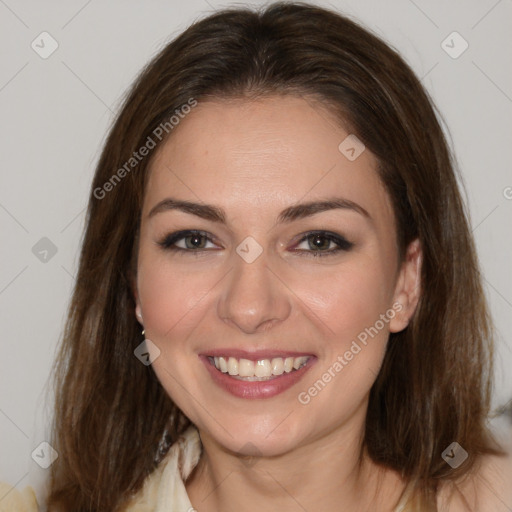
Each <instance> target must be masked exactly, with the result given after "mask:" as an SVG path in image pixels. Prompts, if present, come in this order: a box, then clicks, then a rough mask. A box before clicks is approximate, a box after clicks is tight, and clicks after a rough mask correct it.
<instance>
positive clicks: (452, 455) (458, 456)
mask: <svg viewBox="0 0 512 512" xmlns="http://www.w3.org/2000/svg"><path fill="white" fill-rule="evenodd" d="M441 457H442V458H443V459H444V460H445V462H447V463H448V464H449V465H450V466H451V467H452V468H453V469H456V468H458V467H459V466H460V465H461V464H462V463H463V462H464V461H465V460H466V459H467V458H468V452H467V451H466V450H464V448H462V446H461V445H460V444H459V443H456V442H455V441H454V442H453V443H451V444H450V445H449V446H448V448H446V449H445V451H444V452H443V453H442V454H441Z"/></svg>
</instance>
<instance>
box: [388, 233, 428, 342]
mask: <svg viewBox="0 0 512 512" xmlns="http://www.w3.org/2000/svg"><path fill="white" fill-rule="evenodd" d="M422 260H423V251H422V249H421V244H420V241H419V240H418V239H417V238H416V239H415V240H413V241H412V242H411V243H410V244H409V246H408V247H407V251H406V255H405V258H404V261H403V263H402V266H401V268H400V270H399V274H398V278H397V282H396V286H395V293H394V296H393V307H394V309H395V311H396V314H395V316H394V317H393V318H392V319H391V320H390V322H389V330H390V332H400V331H402V330H403V329H405V328H406V327H407V326H408V325H409V321H410V320H411V318H412V316H413V314H414V312H415V311H416V306H417V305H418V301H419V299H420V295H421V263H422ZM395 304H396V306H395Z"/></svg>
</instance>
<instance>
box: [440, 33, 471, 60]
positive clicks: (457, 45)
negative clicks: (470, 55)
mask: <svg viewBox="0 0 512 512" xmlns="http://www.w3.org/2000/svg"><path fill="white" fill-rule="evenodd" d="M441 48H442V49H443V50H444V51H445V52H446V53H447V54H448V55H449V56H450V57H451V58H452V59H458V58H459V57H460V56H461V55H462V54H463V53H464V52H465V51H466V50H467V49H468V48H469V43H468V42H467V41H466V40H465V39H464V38H463V37H462V36H461V35H460V34H459V33H458V32H456V31H454V32H452V33H451V34H450V35H449V36H448V37H446V39H444V40H443V42H442V43H441Z"/></svg>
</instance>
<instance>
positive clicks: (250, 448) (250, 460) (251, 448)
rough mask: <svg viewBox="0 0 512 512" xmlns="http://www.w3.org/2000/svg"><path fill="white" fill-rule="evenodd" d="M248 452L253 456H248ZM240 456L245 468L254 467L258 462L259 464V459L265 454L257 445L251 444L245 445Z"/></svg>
mask: <svg viewBox="0 0 512 512" xmlns="http://www.w3.org/2000/svg"><path fill="white" fill-rule="evenodd" d="M247 452H249V453H251V454H252V455H246V453H247ZM238 455H239V456H240V460H241V461H242V463H243V464H244V465H245V466H247V467H251V466H254V464H256V462H258V459H259V458H260V457H261V456H262V455H263V454H262V453H261V451H260V450H259V448H258V447H257V446H256V445H255V444H253V443H251V442H249V443H245V444H244V446H243V447H242V449H241V450H240V452H238Z"/></svg>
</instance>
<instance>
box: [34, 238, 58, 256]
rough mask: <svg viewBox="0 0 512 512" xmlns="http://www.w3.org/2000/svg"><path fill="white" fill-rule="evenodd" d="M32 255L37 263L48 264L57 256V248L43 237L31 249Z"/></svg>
mask: <svg viewBox="0 0 512 512" xmlns="http://www.w3.org/2000/svg"><path fill="white" fill-rule="evenodd" d="M32 253H33V254H34V256H35V257H36V258H37V259H38V260H39V261H42V262H43V263H48V262H49V261H50V260H51V259H52V258H53V257H54V256H55V255H56V254H57V246H56V245H55V244H54V243H53V242H52V241H51V240H50V239H49V238H46V237H45V236H43V238H41V239H40V240H39V241H38V242H36V244H35V245H34V246H33V247H32Z"/></svg>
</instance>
